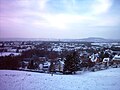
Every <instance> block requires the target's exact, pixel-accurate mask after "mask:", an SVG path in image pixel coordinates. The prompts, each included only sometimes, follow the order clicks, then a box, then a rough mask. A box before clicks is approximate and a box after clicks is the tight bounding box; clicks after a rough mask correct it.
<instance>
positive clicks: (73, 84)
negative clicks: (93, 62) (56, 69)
mask: <svg viewBox="0 0 120 90" xmlns="http://www.w3.org/2000/svg"><path fill="white" fill-rule="evenodd" d="M0 88H1V89H0V90H120V68H113V69H108V70H102V71H97V72H85V73H81V74H80V73H79V74H77V75H53V76H51V75H50V74H43V73H33V72H24V71H12V70H0Z"/></svg>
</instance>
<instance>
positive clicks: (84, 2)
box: [0, 0, 120, 39]
mask: <svg viewBox="0 0 120 90" xmlns="http://www.w3.org/2000/svg"><path fill="white" fill-rule="evenodd" d="M119 10H120V0H0V38H56V39H81V38H87V37H101V38H106V39H120V11H119Z"/></svg>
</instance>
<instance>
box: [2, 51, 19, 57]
mask: <svg viewBox="0 0 120 90" xmlns="http://www.w3.org/2000/svg"><path fill="white" fill-rule="evenodd" d="M10 54H14V55H15V56H18V55H20V53H14V52H1V53H0V56H9V55H10Z"/></svg>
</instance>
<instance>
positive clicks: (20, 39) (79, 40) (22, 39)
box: [0, 37, 120, 42]
mask: <svg viewBox="0 0 120 90" xmlns="http://www.w3.org/2000/svg"><path fill="white" fill-rule="evenodd" d="M0 41H63V42H64V41H65V42H120V39H104V38H99V37H89V38H83V39H54V38H0Z"/></svg>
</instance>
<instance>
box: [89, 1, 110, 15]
mask: <svg viewBox="0 0 120 90" xmlns="http://www.w3.org/2000/svg"><path fill="white" fill-rule="evenodd" d="M111 6H112V0H96V1H95V2H94V3H93V5H92V8H91V10H92V14H94V15H98V14H103V13H106V12H108V11H109V9H110V8H111Z"/></svg>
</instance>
